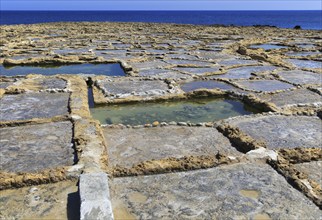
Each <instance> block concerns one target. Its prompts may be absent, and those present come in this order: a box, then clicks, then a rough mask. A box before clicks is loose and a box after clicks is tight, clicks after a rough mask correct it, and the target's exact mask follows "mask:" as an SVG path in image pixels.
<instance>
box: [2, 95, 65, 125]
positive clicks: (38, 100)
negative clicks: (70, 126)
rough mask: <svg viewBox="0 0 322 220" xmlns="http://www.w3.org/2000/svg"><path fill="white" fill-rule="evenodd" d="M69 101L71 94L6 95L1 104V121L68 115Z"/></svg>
mask: <svg viewBox="0 0 322 220" xmlns="http://www.w3.org/2000/svg"><path fill="white" fill-rule="evenodd" d="M68 100H69V93H25V94H18V95H4V96H3V97H2V98H1V104H0V121H10V120H12V121H13V120H27V119H32V118H51V117H54V116H61V115H67V114H68Z"/></svg>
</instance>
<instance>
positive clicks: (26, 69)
mask: <svg viewBox="0 0 322 220" xmlns="http://www.w3.org/2000/svg"><path fill="white" fill-rule="evenodd" d="M31 73H33V74H42V75H55V74H96V75H105V76H125V75H126V74H125V72H124V70H123V69H122V67H121V65H120V64H119V63H113V64H91V63H84V64H71V65H40V66H10V67H5V66H3V65H0V75H4V76H17V75H27V74H31Z"/></svg>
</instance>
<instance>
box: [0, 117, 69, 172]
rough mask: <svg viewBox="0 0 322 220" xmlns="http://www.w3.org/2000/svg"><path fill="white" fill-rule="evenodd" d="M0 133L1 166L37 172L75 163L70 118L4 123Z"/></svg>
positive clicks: (7, 168) (13, 170)
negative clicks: (8, 125) (32, 123)
mask: <svg viewBox="0 0 322 220" xmlns="http://www.w3.org/2000/svg"><path fill="white" fill-rule="evenodd" d="M0 133H1V142H0V146H1V155H0V156H1V162H0V165H1V169H2V170H5V171H7V172H14V173H16V172H36V171H41V170H44V169H48V168H56V167H59V166H68V165H72V164H73V163H74V149H73V145H72V124H71V123H70V122H54V123H45V124H39V125H25V126H19V127H5V128H0ZM35 155H36V157H35Z"/></svg>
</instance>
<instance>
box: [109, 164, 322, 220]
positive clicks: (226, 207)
mask: <svg viewBox="0 0 322 220" xmlns="http://www.w3.org/2000/svg"><path fill="white" fill-rule="evenodd" d="M110 185H111V186H110V188H111V197H112V206H113V210H114V216H115V218H116V219H124V218H127V219H152V218H180V219H182V218H200V219H208V218H209V219H211V218H217V217H219V218H254V219H256V218H258V217H262V216H265V218H266V219H276V218H306V219H315V218H319V217H320V216H321V211H320V210H319V209H318V208H317V207H316V206H315V205H314V204H313V203H312V202H311V201H310V200H309V199H308V198H306V197H305V196H303V195H302V194H301V193H300V192H298V191H297V190H295V189H294V188H292V187H291V186H290V185H289V184H288V183H287V182H286V180H285V179H284V178H283V177H281V176H280V175H279V174H278V173H277V172H276V171H274V170H273V169H272V168H271V167H270V166H268V165H264V164H256V166H254V164H244V163H242V164H236V165H228V166H220V167H216V168H212V169H207V170H199V171H191V172H183V173H172V174H163V175H152V176H139V177H130V178H115V179H113V180H112V181H111V182H110ZM294 201H296V203H295V202H294Z"/></svg>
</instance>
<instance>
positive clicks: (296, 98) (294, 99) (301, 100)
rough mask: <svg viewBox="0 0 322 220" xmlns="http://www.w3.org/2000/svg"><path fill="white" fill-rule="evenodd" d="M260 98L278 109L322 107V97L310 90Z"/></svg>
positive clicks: (262, 95) (263, 95)
mask: <svg viewBox="0 0 322 220" xmlns="http://www.w3.org/2000/svg"><path fill="white" fill-rule="evenodd" d="M258 98H259V99H261V100H264V101H267V102H271V103H273V104H275V105H276V106H277V107H285V106H288V105H293V106H294V105H295V106H297V105H314V104H316V106H321V105H322V96H321V95H319V94H317V93H315V92H312V91H310V90H308V89H296V90H291V91H284V92H279V93H274V94H261V95H258Z"/></svg>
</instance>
